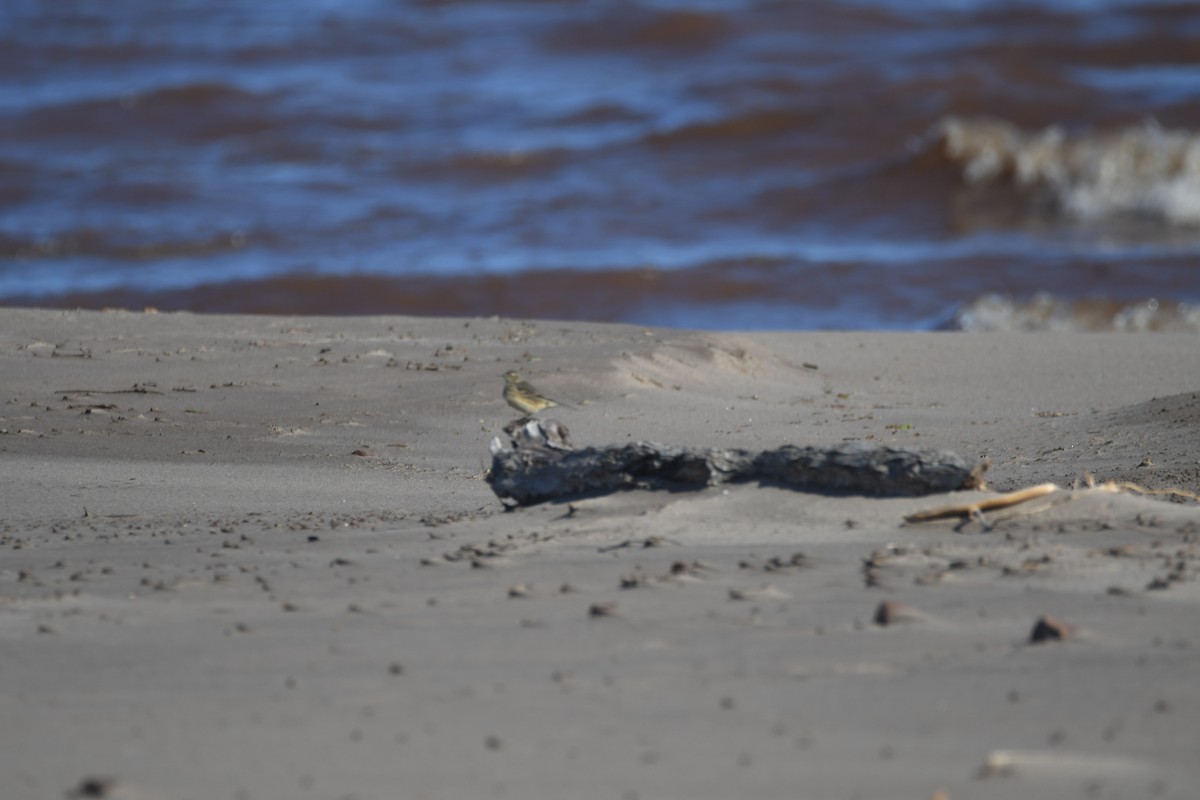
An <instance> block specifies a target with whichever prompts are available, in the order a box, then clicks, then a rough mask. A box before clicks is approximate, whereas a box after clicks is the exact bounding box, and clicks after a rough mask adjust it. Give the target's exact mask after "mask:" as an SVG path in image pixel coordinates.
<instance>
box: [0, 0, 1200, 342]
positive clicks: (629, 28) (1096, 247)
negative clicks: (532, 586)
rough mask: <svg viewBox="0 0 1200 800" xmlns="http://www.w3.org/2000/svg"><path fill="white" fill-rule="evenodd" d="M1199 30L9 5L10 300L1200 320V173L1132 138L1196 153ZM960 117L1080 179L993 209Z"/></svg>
mask: <svg viewBox="0 0 1200 800" xmlns="http://www.w3.org/2000/svg"><path fill="white" fill-rule="evenodd" d="M1197 34H1200V15H1198V14H1195V13H1193V11H1192V10H1191V8H1190V7H1189V6H1180V5H1177V4H1176V5H1169V4H1157V3H1148V2H1140V3H1135V2H1082V1H1080V2H1072V3H1049V2H1044V3H1037V2H1029V3H1001V2H917V3H912V2H907V3H900V2H882V1H879V2H867V0H862V1H860V2H854V3H845V2H805V3H784V2H776V1H775V0H770V1H768V0H741V1H740V2H735V1H732V0H731V1H730V2H709V3H687V4H672V3H667V2H653V1H652V0H629V1H628V2H599V0H576V1H575V2H563V3H545V2H502V1H500V0H493V1H492V2H488V1H487V0H479V1H478V2H452V1H448V2H432V1H427V2H416V1H409V2H405V1H404V0H387V1H385V0H362V1H361V2H336V3H335V2H315V1H312V0H309V1H306V2H287V3H282V2H250V1H249V0H224V1H223V2H176V3H170V4H162V3H154V2H148V0H123V1H121V2H110V3H86V2H74V3H69V4H67V3H51V2H35V1H33V0H15V1H13V0H10V2H6V3H5V4H4V7H3V9H0V130H2V131H4V135H3V136H0V302H8V303H19V304H25V305H28V304H41V305H86V306H102V305H130V306H138V305H141V304H152V305H156V306H159V307H162V308H193V309H197V310H248V311H269V312H289V311H292V312H295V311H299V312H304V313H320V312H326V313H379V312H381V311H394V312H396V313H455V314H494V313H500V314H520V315H534V316H544V317H570V318H579V317H584V318H594V319H616V320H625V321H633V322H640V323H645V324H663V325H679V326H684V327H710V328H712V327H717V328H826V327H841V328H879V327H887V328H899V329H913V328H925V327H929V326H931V325H934V324H938V321H939V320H944V319H945V318H946V316H947V314H948V313H953V310H954V309H955V308H958V307H960V306H962V305H963V304H965V303H969V302H970V301H972V300H973V299H975V298H977V297H979V296H980V295H983V294H986V293H989V292H1000V293H1002V294H1007V295H1011V296H1012V297H1014V298H1015V299H1018V300H1019V299H1020V298H1023V297H1029V296H1032V295H1033V294H1035V293H1037V292H1039V291H1050V292H1052V293H1054V295H1055V296H1056V297H1061V298H1063V299H1064V300H1067V301H1070V300H1072V299H1074V298H1082V297H1098V298H1103V299H1107V300H1112V301H1114V302H1118V303H1122V302H1142V301H1144V300H1146V299H1147V298H1149V297H1159V298H1164V299H1170V300H1174V301H1182V302H1184V303H1185V304H1187V303H1198V302H1200V277H1198V276H1200V272H1197V269H1200V267H1196V266H1194V262H1196V261H1197V260H1198V258H1200V166H1197V167H1195V168H1194V169H1193V168H1189V167H1187V166H1186V164H1185V165H1184V166H1179V167H1172V168H1170V169H1168V171H1166V172H1161V171H1160V172H1158V173H1146V174H1142V173H1141V172H1138V171H1136V170H1134V169H1132V168H1130V167H1123V166H1120V165H1121V164H1127V163H1133V162H1135V161H1137V159H1136V158H1132V157H1129V156H1128V154H1127V153H1126V152H1125V151H1124V150H1122V149H1121V148H1122V147H1123V146H1124V145H1121V144H1119V143H1114V142H1113V141H1112V140H1111V137H1114V136H1117V135H1118V134H1120V133H1121V132H1122V131H1126V130H1130V129H1134V128H1137V126H1142V125H1145V124H1146V121H1147V120H1154V121H1155V122H1156V124H1157V125H1159V126H1161V127H1162V129H1163V130H1164V131H1166V132H1168V133H1171V134H1172V135H1177V137H1178V138H1179V140H1180V141H1182V142H1183V143H1184V144H1183V145H1181V147H1183V148H1184V149H1185V150H1186V147H1187V143H1188V142H1190V141H1191V139H1190V137H1192V136H1194V134H1193V133H1192V132H1193V131H1196V130H1200V104H1197V103H1196V102H1195V99H1196V97H1195V95H1196V94H1197V93H1198V92H1200V89H1198V88H1197V87H1198V86H1200V82H1198V81H1197V80H1196V77H1197V75H1200V51H1197V50H1196V49H1195V47H1194V41H1195V38H1196V36H1197ZM949 119H963V120H966V121H967V122H968V127H967V130H968V132H969V133H971V135H972V136H973V137H975V139H979V138H980V137H983V136H984V135H985V133H986V130H987V129H986V126H984V125H983V123H982V122H981V121H982V120H988V119H993V120H1000V121H1002V122H1003V123H1004V124H1006V125H1009V126H1011V128H1012V129H1013V130H1015V131H1019V132H1021V135H1022V136H1026V137H1029V140H1032V139H1033V138H1034V137H1036V136H1038V135H1039V134H1040V133H1041V132H1043V131H1046V130H1048V129H1050V128H1052V127H1054V126H1057V127H1058V128H1059V129H1061V131H1062V132H1063V136H1065V137H1068V139H1069V140H1070V141H1071V142H1073V143H1076V144H1077V145H1078V146H1077V147H1076V148H1075V149H1074V150H1064V151H1063V152H1061V153H1057V154H1055V155H1054V159H1058V160H1057V161H1054V164H1053V166H1054V167H1055V169H1057V170H1058V171H1059V172H1061V173H1062V174H1064V175H1065V176H1066V178H1065V179H1064V181H1065V182H1064V183H1063V184H1062V185H1059V184H1055V185H1049V184H1047V183H1046V182H1044V181H1043V182H1042V183H1041V184H1038V185H1023V184H1022V183H1021V182H1020V180H1019V179H1018V178H1017V177H1014V176H1012V175H1009V174H1007V173H1003V172H1002V173H1001V175H1000V177H999V178H997V179H996V180H995V181H993V182H992V183H989V184H987V185H979V184H972V183H971V181H970V180H968V179H967V178H966V177H965V176H966V175H967V165H966V161H965V160H962V159H960V158H958V157H957V156H954V155H952V154H949V153H948V152H947V151H946V150H945V147H946V146H947V145H946V144H945V143H944V142H943V141H942V140H939V139H937V137H931V136H930V131H931V130H936V129H938V126H939V125H942V124H943V123H944V122H945V121H946V120H949ZM977 121H980V122H977ZM1155 141H1157V140H1155ZM1028 144H1029V141H1026V140H1022V146H1025V145H1028ZM1072 146H1073V147H1074V146H1075V145H1072ZM1169 146H1172V145H1170V143H1169V142H1164V143H1163V145H1162V149H1161V153H1163V154H1164V155H1163V158H1164V159H1166V160H1168V161H1169V160H1170V159H1171V158H1173V156H1172V155H1170V153H1169V152H1168V149H1167V148H1168V147H1169ZM1156 147H1158V145H1157V144H1154V143H1152V144H1151V145H1150V151H1151V152H1152V153H1153V152H1155V148H1156ZM1084 151H1086V152H1084ZM1029 152H1030V151H1026V150H1023V151H1021V152H1020V153H1017V152H1016V151H1015V150H1014V151H1013V153H1012V154H1011V155H1012V158H1013V161H1012V163H1014V164H1017V163H1021V159H1022V158H1028V157H1029ZM1195 152H1196V163H1197V164H1198V165H1200V144H1198V145H1197V146H1196V151H1195ZM1080 153H1083V155H1080ZM985 155H986V154H985ZM1007 155H1009V154H1008V153H1007V151H1006V156H1007ZM1087 158H1091V160H1090V161H1088V160H1087ZM1139 158H1142V159H1143V160H1144V159H1145V155H1144V154H1143V155H1142V156H1139ZM1185 160H1186V159H1185ZM1181 163H1182V162H1181ZM1114 164H1116V165H1118V166H1116V167H1113V165H1114ZM1104 169H1108V170H1111V169H1118V170H1121V169H1126V170H1129V172H1128V175H1127V176H1126V177H1127V180H1124V182H1122V183H1121V184H1120V185H1119V186H1116V187H1115V188H1114V187H1112V186H1108V185H1106V184H1103V183H1102V182H1101V181H1100V180H1099V179H1098V178H1097V177H1096V175H1098V174H1100V173H1101V172H1103V170H1104ZM1172 170H1173V171H1172ZM1051 172H1053V170H1051ZM1048 174H1049V173H1048ZM1054 174H1058V173H1054ZM1122 174H1124V173H1122ZM1193 192H1194V193H1195V194H1194V195H1193V194H1192V193H1193ZM1106 193H1107V194H1106ZM1080 195H1083V196H1084V198H1085V199H1087V200H1088V201H1089V203H1088V204H1087V207H1088V208H1093V207H1097V208H1099V209H1100V211H1099V212H1098V213H1094V214H1092V213H1089V215H1087V216H1086V217H1081V216H1080V215H1079V213H1078V212H1077V206H1072V205H1070V203H1071V202H1074V200H1077V199H1078V197H1079V196H1080ZM1109 195H1111V196H1112V197H1111V198H1110V197H1109ZM1095 198H1099V200H1100V202H1098V203H1092V202H1091V200H1092V199H1095ZM1110 199H1111V202H1110ZM1192 205H1194V206H1195V211H1194V213H1193V211H1192ZM746 266H748V267H749V269H750V271H751V272H752V273H753V280H752V281H746V280H744V273H745V270H744V269H743V267H746ZM631 271H636V272H640V273H647V274H649V273H655V274H660V273H661V274H664V275H671V276H675V277H674V278H671V279H669V280H655V281H646V282H641V283H639V282H629V281H626V280H624V278H623V277H622V276H625V275H628V274H629V273H630V272H631ZM1081 274H1084V275H1088V276H1089V279H1088V280H1087V281H1086V282H1084V283H1083V284H1082V285H1079V283H1078V281H1077V280H1076V278H1077V276H1079V275H1081ZM572 276H576V278H577V279H574V278H572ZM847 276H851V277H847ZM314 278H330V279H334V278H336V279H338V280H334V281H331V282H327V283H324V284H322V289H321V291H320V292H316V293H312V292H309V293H308V298H307V299H306V300H305V302H304V303H303V304H299V305H297V302H298V301H296V300H294V299H293V300H289V299H287V298H289V297H292V298H294V297H295V296H296V294H297V292H296V291H295V290H296V289H297V287H298V286H303V285H306V284H305V283H304V282H305V281H309V280H311V279H314ZM367 278H372V279H384V280H386V281H388V284H387V286H386V289H387V291H386V292H381V291H380V290H379V286H378V285H377V284H374V283H370V284H367V283H364V282H363V281H364V279H367ZM497 281H499V283H497ZM798 283H799V284H801V285H800V286H798V285H797V284H798ZM581 295H582V296H581ZM592 295H595V296H596V297H599V296H601V295H603V296H604V297H605V302H603V303H600V302H596V303H592V304H589V303H588V297H589V296H592ZM513 297H519V298H520V302H514V301H513V300H512V299H511V298H513ZM321 298H324V303H322V302H321Z"/></svg>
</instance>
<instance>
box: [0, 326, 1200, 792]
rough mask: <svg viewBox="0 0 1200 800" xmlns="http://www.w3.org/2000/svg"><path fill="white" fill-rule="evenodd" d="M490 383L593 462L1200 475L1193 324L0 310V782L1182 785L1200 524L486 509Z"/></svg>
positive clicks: (259, 786)
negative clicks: (1130, 326) (703, 326)
mask: <svg viewBox="0 0 1200 800" xmlns="http://www.w3.org/2000/svg"><path fill="white" fill-rule="evenodd" d="M509 369H517V370H519V371H521V373H522V374H523V375H524V376H525V377H526V378H527V379H529V380H530V381H532V382H533V383H535V384H536V385H537V386H538V387H539V388H541V389H542V390H543V391H544V392H545V393H546V394H549V395H551V396H554V397H556V398H558V399H561V400H563V401H565V402H567V403H570V404H571V406H572V407H570V408H560V409H554V413H553V414H552V416H553V417H554V418H556V419H559V420H561V421H562V422H563V423H565V424H566V425H567V426H569V428H570V430H571V433H572V438H573V440H574V441H575V443H576V444H580V445H588V444H597V445H602V444H613V443H619V442H625V441H636V440H653V441H658V442H664V443H669V444H679V445H689V446H736V447H747V448H769V447H777V446H779V445H782V444H787V443H793V444H801V445H818V446H832V445H838V444H840V443H843V442H846V441H855V440H864V441H868V442H875V443H880V444H889V445H894V446H900V447H915V448H925V447H935V448H946V449H950V450H953V451H955V452H958V453H959V454H961V455H962V456H964V457H966V458H968V459H971V460H983V459H987V460H989V461H990V462H991V464H992V466H991V469H990V471H989V472H988V478H989V483H990V485H991V488H992V489H993V490H995V491H1008V490H1013V489H1018V488H1021V487H1023V486H1028V485H1032V484H1036V483H1041V482H1043V481H1053V482H1056V483H1059V484H1061V485H1063V486H1068V487H1069V486H1070V485H1071V484H1072V482H1073V481H1078V480H1081V479H1083V477H1084V475H1085V474H1087V473H1090V474H1091V475H1093V476H1094V477H1095V478H1096V479H1097V480H1099V481H1105V480H1110V479H1111V480H1120V481H1133V482H1136V483H1138V484H1140V485H1143V486H1146V487H1173V488H1179V489H1183V490H1186V491H1190V492H1193V493H1195V492H1200V346H1197V339H1196V337H1195V336H1194V335H1189V334H1142V335H1135V334H1061V335H1045V334H1042V335H1028V334H994V335H973V334H961V333H928V334H923V333H909V334H895V333H770V334H759V333H755V334H738V335H727V334H707V333H696V332H684V331H669V330H652V329H643V328H638V327H627V326H617V325H598V324H579V323H558V322H548V321H537V322H532V321H516V320H507V319H470V320H466V319H422V318H411V317H375V318H299V317H293V318H278V317H223V316H197V315H190V314H142V313H128V312H107V313H94V312H61V311H35V310H0V453H2V455H0V505H2V508H3V515H2V521H0V553H3V556H2V557H0V685H3V687H4V692H3V694H2V695H0V719H2V720H3V721H4V724H3V726H2V727H0V797H4V798H11V799H13V800H19V799H20V798H59V797H65V796H94V797H114V798H138V799H139V800H152V799H153V800H159V799H162V800H176V799H185V798H195V800H212V799H213V798H231V799H237V800H250V799H251V798H253V799H254V800H259V799H260V798H284V797H286V798H323V799H325V798H340V799H345V800H348V799H349V798H355V800H373V799H374V798H397V797H400V798H431V799H434V798H447V799H450V800H461V798H477V797H508V798H523V799H527V798H613V799H614V800H631V799H633V798H642V799H643V800H651V799H657V798H681V799H682V798H688V799H690V800H694V799H695V798H732V797H744V798H934V797H938V798H967V797H970V798H1001V797H1004V798H1007V797H1017V796H1020V797H1085V798H1090V797H1177V798H1191V797H1194V796H1196V793H1197V791H1198V790H1197V789H1196V787H1195V785H1194V784H1195V783H1196V781H1197V779H1198V778H1200V759H1198V758H1197V757H1198V756H1200V726H1198V725H1197V723H1196V720H1197V719H1200V688H1197V687H1198V684H1197V681H1196V676H1195V672H1196V669H1195V666H1196V664H1197V663H1198V660H1197V659H1198V655H1197V647H1198V646H1200V625H1198V624H1197V622H1196V620H1197V612H1198V611H1200V584H1198V583H1197V582H1196V581H1195V580H1194V576H1195V574H1196V569H1197V566H1198V562H1197V553H1196V544H1195V543H1196V540H1197V538H1198V537H1200V507H1198V505H1197V504H1196V503H1195V502H1189V501H1175V502H1172V501H1170V500H1169V499H1166V498H1164V497H1158V496H1155V497H1145V496H1139V495H1137V494H1133V493H1129V492H1095V491H1090V492H1085V491H1080V492H1073V493H1067V492H1063V493H1056V495H1055V496H1054V497H1055V498H1056V502H1055V503H1053V504H1050V503H1046V504H1043V506H1042V507H1040V508H1038V509H1034V510H1029V509H1025V511H1027V512H1028V513H1020V514H1015V513H1014V514H1006V513H992V514H989V515H988V516H986V517H985V519H984V522H985V523H986V525H981V524H980V523H979V522H978V521H971V522H968V523H966V524H958V523H957V522H955V521H954V520H950V521H945V522H934V523H924V524H906V523H905V522H904V517H905V516H906V515H907V514H910V513H912V512H914V511H917V510H919V509H923V508H929V507H933V506H937V505H942V504H945V503H949V502H956V501H964V502H965V501H970V500H973V499H978V498H979V497H982V496H987V495H981V494H979V493H977V492H960V493H955V494H954V495H941V496H933V497H925V498H888V499H880V498H868V497H859V496H827V495H819V494H805V493H799V492H792V491H786V490H781V489H776V488H768V487H761V486H755V485H735V486H725V487H716V488H712V489H707V490H703V491H695V492H677V493H666V492H660V493H650V492H627V493H622V494H616V495H610V496H607V497H597V498H591V499H584V500H576V501H573V502H570V503H566V502H563V503H549V504H544V505H540V506H534V507H529V508H521V509H517V510H513V511H506V510H505V509H504V508H503V506H502V505H501V504H500V503H499V502H498V500H497V499H496V497H495V496H494V495H493V494H492V492H491V490H490V487H489V485H488V484H487V482H486V481H485V480H484V475H485V471H486V469H487V466H488V463H489V458H490V457H489V455H488V444H489V442H490V440H491V439H492V437H493V436H495V435H497V434H499V433H500V432H501V430H502V428H503V427H504V425H505V424H506V423H508V422H510V421H511V420H512V419H513V417H514V416H515V414H514V412H513V411H512V410H511V409H509V408H508V407H507V406H506V405H504V403H503V401H502V400H501V398H500V391H501V389H502V386H503V381H502V379H501V375H502V374H503V373H504V372H505V371H506V370H509ZM883 603H887V604H888V605H887V606H886V607H885V608H886V613H884V615H883V617H882V618H881V620H882V621H884V622H887V623H888V624H886V625H881V624H879V623H878V622H877V621H876V618H877V612H878V609H879V607H880V605H881V604H883ZM1043 615H1050V616H1051V617H1052V618H1054V619H1056V620H1059V621H1060V622H1061V627H1060V628H1056V630H1059V631H1061V632H1062V633H1064V634H1065V637H1066V638H1064V639H1061V640H1051V641H1047V642H1043V643H1031V642H1030V633H1031V631H1032V630H1033V628H1034V626H1035V623H1036V622H1037V621H1038V619H1039V618H1040V617H1042V616H1043Z"/></svg>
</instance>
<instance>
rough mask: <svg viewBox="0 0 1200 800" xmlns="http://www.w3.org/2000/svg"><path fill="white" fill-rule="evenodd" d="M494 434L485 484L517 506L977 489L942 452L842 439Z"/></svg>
mask: <svg viewBox="0 0 1200 800" xmlns="http://www.w3.org/2000/svg"><path fill="white" fill-rule="evenodd" d="M508 434H509V441H508V442H507V443H506V442H504V441H502V440H501V439H500V437H496V438H495V439H493V440H492V448H491V449H492V469H491V472H490V474H489V476H488V482H489V483H490V484H491V486H492V490H493V491H494V492H495V493H496V495H497V496H498V497H499V498H500V499H501V500H503V501H505V502H511V503H515V504H516V505H523V506H524V505H534V504H536V503H542V502H545V501H547V500H557V499H560V498H566V497H572V496H580V495H597V494H607V493H609V492H614V491H619V490H623V489H666V490H669V491H683V490H689V489H701V488H704V487H706V486H715V485H717V484H721V483H743V482H748V481H755V482H758V483H763V484H768V485H773V486H783V487H787V488H791V489H799V490H804V491H814V492H828V493H838V494H867V495H877V496H885V495H891V496H915V495H924V494H933V493H936V492H949V491H954V490H956V489H964V488H975V487H977V486H979V485H980V480H979V475H978V472H979V470H978V469H973V468H972V467H971V466H968V465H967V463H966V462H965V461H964V460H963V459H962V458H960V457H959V456H957V455H955V454H954V453H950V452H947V451H944V450H921V451H915V450H901V449H898V448H894V447H879V446H871V445H867V444H861V443H851V444H846V445H843V446H840V447H831V448H822V447H795V446H792V445H786V446H784V447H780V448H777V449H775V450H764V451H761V452H754V451H750V450H741V449H730V450H708V449H691V448H685V447H672V446H670V445H661V444H654V443H652V442H637V443H635V444H624V445H611V446H608V447H584V448H579V449H574V448H573V447H572V446H571V444H570V442H569V439H568V436H569V434H568V432H567V429H566V427H565V426H563V425H562V424H561V423H558V422H556V421H554V420H548V421H541V420H529V421H524V422H522V423H520V424H514V425H510V426H509V428H508Z"/></svg>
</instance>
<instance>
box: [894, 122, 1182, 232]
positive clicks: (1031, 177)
mask: <svg viewBox="0 0 1200 800" xmlns="http://www.w3.org/2000/svg"><path fill="white" fill-rule="evenodd" d="M916 148H917V150H918V151H920V152H930V151H932V152H935V153H940V154H941V155H942V156H943V157H944V158H946V159H947V160H949V161H950V162H951V163H952V164H954V165H956V166H958V167H959V168H960V169H961V171H962V177H963V179H964V180H965V181H966V183H967V184H968V185H969V186H971V187H976V188H987V187H998V188H1001V189H1015V190H1017V191H1018V192H1021V193H1023V194H1026V195H1027V196H1028V199H1029V200H1030V201H1032V202H1034V203H1036V204H1037V205H1038V206H1048V207H1050V208H1051V209H1053V210H1055V211H1057V212H1058V213H1061V214H1063V215H1065V216H1067V217H1070V218H1073V219H1077V220H1081V221H1097V220H1104V219H1108V218H1114V217H1133V218H1139V219H1145V220H1152V221H1157V222H1162V223H1165V224H1171V225H1187V226H1194V225H1200V134H1196V133H1192V132H1191V131H1186V130H1165V129H1163V128H1161V127H1160V126H1159V125H1158V124H1157V123H1156V122H1154V121H1153V120H1149V121H1146V122H1144V123H1142V124H1141V125H1135V126H1130V127H1126V128H1123V129H1120V130H1116V131H1110V132H1094V133H1084V134H1068V133H1067V131H1066V130H1065V129H1064V128H1063V127H1061V126H1057V125H1055V126H1051V127H1049V128H1046V129H1045V130H1042V131H1039V132H1028V131H1024V130H1021V129H1020V128H1018V127H1017V126H1016V125H1013V124H1012V123H1010V122H1007V121H1005V120H1000V119H990V118H973V119H963V118H959V117H946V118H943V119H941V120H939V121H938V122H937V123H936V124H934V126H933V127H932V128H931V129H930V130H929V132H928V133H927V134H926V135H925V136H924V137H922V139H921V140H920V141H919V142H918V143H917V145H916Z"/></svg>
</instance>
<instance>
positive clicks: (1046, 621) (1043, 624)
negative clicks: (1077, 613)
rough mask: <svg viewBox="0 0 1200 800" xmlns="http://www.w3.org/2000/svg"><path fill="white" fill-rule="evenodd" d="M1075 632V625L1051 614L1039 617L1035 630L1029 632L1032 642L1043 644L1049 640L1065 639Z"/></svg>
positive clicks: (1030, 641)
mask: <svg viewBox="0 0 1200 800" xmlns="http://www.w3.org/2000/svg"><path fill="white" fill-rule="evenodd" d="M1074 633H1075V627H1074V626H1073V625H1069V624H1067V623H1065V622H1062V621H1060V620H1057V619H1055V618H1054V617H1052V616H1050V615H1048V614H1047V615H1044V616H1042V617H1039V618H1038V621H1037V622H1036V623H1035V624H1034V626H1033V630H1032V631H1030V632H1029V643H1030V644H1041V643H1042V642H1048V641H1059V642H1061V641H1065V640H1066V639H1070V638H1071V637H1072V636H1073V635H1074Z"/></svg>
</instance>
